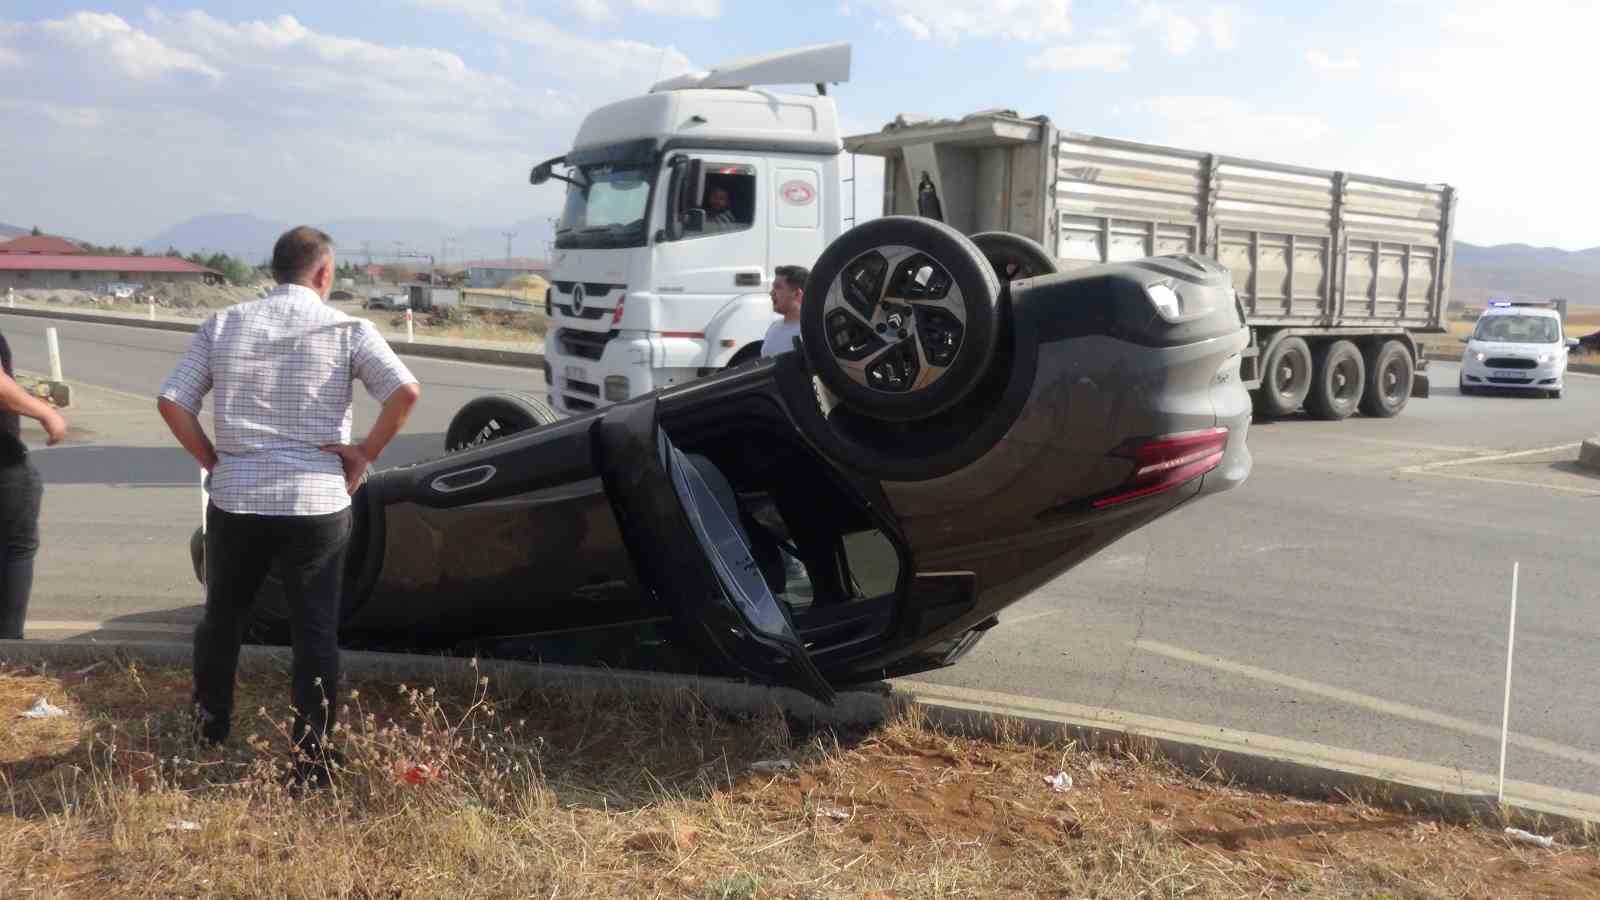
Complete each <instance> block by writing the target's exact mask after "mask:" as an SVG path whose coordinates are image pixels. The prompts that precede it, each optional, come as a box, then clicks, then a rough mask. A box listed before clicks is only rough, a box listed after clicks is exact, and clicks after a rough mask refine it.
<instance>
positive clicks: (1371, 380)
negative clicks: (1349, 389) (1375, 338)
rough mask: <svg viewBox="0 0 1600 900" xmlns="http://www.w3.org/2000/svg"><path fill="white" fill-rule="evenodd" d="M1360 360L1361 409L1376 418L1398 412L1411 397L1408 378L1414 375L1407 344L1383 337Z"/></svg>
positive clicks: (1414, 370) (1387, 416) (1413, 366)
mask: <svg viewBox="0 0 1600 900" xmlns="http://www.w3.org/2000/svg"><path fill="white" fill-rule="evenodd" d="M1364 362H1365V363H1366V366H1367V384H1366V389H1365V390H1364V391H1363V392H1362V394H1361V412H1362V413H1363V414H1365V415H1369V416H1373V417H1374V418H1379V419H1387V418H1389V417H1391V416H1397V415H1399V414H1400V410H1402V409H1405V408H1406V401H1408V400H1410V399H1411V381H1412V379H1413V378H1414V377H1415V376H1416V364H1415V363H1413V362H1412V360H1411V350H1410V348H1408V347H1407V346H1406V345H1405V343H1404V342H1403V341H1384V342H1383V343H1382V344H1381V345H1379V347H1378V350H1377V352H1376V353H1373V354H1372V355H1371V356H1369V357H1367V359H1366V360H1364Z"/></svg>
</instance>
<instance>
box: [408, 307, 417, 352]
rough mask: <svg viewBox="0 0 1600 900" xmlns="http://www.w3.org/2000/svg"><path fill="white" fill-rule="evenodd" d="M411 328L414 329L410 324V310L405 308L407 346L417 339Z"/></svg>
mask: <svg viewBox="0 0 1600 900" xmlns="http://www.w3.org/2000/svg"><path fill="white" fill-rule="evenodd" d="M413 328H414V326H413V325H412V324H411V309H410V307H407V308H406V343H408V344H410V343H414V342H415V341H416V339H417V335H416V332H415V331H414V330H413Z"/></svg>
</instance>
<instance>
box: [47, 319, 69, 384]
mask: <svg viewBox="0 0 1600 900" xmlns="http://www.w3.org/2000/svg"><path fill="white" fill-rule="evenodd" d="M44 342H45V346H47V347H49V348H50V380H51V381H54V382H58V383H59V382H61V381H63V380H64V379H63V378H62V377H61V341H60V339H58V338H57V337H56V330H55V329H54V328H46V329H45V330H44Z"/></svg>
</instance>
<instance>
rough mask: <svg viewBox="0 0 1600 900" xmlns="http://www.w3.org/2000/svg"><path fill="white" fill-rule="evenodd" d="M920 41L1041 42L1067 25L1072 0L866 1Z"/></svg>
mask: <svg viewBox="0 0 1600 900" xmlns="http://www.w3.org/2000/svg"><path fill="white" fill-rule="evenodd" d="M861 5H863V6H868V7H871V8H874V9H876V10H878V12H879V13H881V14H882V15H884V16H885V17H886V18H888V19H890V20H892V21H894V22H895V23H897V24H898V25H899V26H900V27H901V28H902V29H904V30H905V31H907V32H909V33H910V34H911V36H912V37H914V38H916V39H917V40H919V41H925V40H930V39H938V40H940V41H943V42H944V43H946V44H957V43H959V42H961V41H962V40H963V39H966V38H1004V39H1007V40H1014V41H1044V40H1049V39H1051V38H1057V39H1059V38H1062V37H1065V36H1066V35H1067V34H1068V33H1069V32H1070V31H1071V30H1072V22H1071V17H1070V16H1069V15H1068V13H1069V11H1070V8H1071V5H1072V4H1071V0H866V2H864V3H862V4H861Z"/></svg>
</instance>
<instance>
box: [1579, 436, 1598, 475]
mask: <svg viewBox="0 0 1600 900" xmlns="http://www.w3.org/2000/svg"><path fill="white" fill-rule="evenodd" d="M1578 465H1580V466H1583V467H1584V468H1585V469H1588V470H1589V471H1591V472H1600V436H1596V437H1592V438H1589V439H1588V440H1586V441H1584V442H1583V445H1582V446H1580V447H1579V448H1578Z"/></svg>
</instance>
